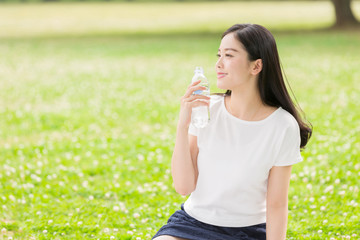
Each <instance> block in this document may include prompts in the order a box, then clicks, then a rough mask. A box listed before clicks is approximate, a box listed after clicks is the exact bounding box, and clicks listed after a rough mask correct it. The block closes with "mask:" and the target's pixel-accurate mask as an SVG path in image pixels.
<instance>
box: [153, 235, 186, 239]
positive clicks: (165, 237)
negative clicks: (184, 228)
mask: <svg viewBox="0 0 360 240" xmlns="http://www.w3.org/2000/svg"><path fill="white" fill-rule="evenodd" d="M153 240H187V239H185V238H178V237H173V236H169V235H161V236H159V237H156V238H154V239H153Z"/></svg>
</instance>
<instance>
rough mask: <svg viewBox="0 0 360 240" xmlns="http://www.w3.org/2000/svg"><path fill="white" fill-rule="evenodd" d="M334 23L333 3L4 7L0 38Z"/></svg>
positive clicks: (358, 6)
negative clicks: (252, 24)
mask: <svg viewBox="0 0 360 240" xmlns="http://www.w3.org/2000/svg"><path fill="white" fill-rule="evenodd" d="M353 8H354V13H355V14H356V15H357V17H358V18H360V2H354V3H353ZM333 21H334V11H333V6H332V4H331V3H330V1H313V2H311V1H308V2H301V1H300V2H299V1H298V2H288V1H283V2H281V1H280V2H269V1H265V2H261V1H254V2H250V3H249V2H193V3H191V2H190V3H183V2H167V3H161V2H158V3H139V2H132V3H116V2H108V3H96V2H94V3H48V4H22V5H21V4H2V5H0V29H1V30H2V31H0V37H23V36H44V35H46V36H49V35H54V36H61V35H64V34H66V35H79V34H81V35H89V34H91V35H94V34H98V35H113V34H114V33H116V34H133V33H153V32H158V33H169V32H180V33H183V32H189V31H190V32H204V31H205V32H219V31H220V32H222V31H223V29H224V26H229V25H232V24H233V23H234V22H256V23H259V24H262V25H266V26H267V27H270V28H272V29H293V28H302V29H315V28H319V27H328V26H330V25H331V24H332V23H333Z"/></svg>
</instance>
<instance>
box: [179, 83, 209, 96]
mask: <svg viewBox="0 0 360 240" xmlns="http://www.w3.org/2000/svg"><path fill="white" fill-rule="evenodd" d="M205 89H206V87H203V86H200V85H198V86H192V87H190V88H188V89H187V91H186V92H185V95H184V97H185V98H187V97H189V96H190V95H192V94H193V92H195V91H197V90H205Z"/></svg>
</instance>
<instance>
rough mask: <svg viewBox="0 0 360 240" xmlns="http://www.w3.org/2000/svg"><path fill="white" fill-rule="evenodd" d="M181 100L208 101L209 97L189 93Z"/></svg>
mask: <svg viewBox="0 0 360 240" xmlns="http://www.w3.org/2000/svg"><path fill="white" fill-rule="evenodd" d="M183 100H184V102H193V101H197V100H205V101H209V100H210V97H208V96H204V95H199V94H196V95H190V96H189V97H187V98H184V99H183Z"/></svg>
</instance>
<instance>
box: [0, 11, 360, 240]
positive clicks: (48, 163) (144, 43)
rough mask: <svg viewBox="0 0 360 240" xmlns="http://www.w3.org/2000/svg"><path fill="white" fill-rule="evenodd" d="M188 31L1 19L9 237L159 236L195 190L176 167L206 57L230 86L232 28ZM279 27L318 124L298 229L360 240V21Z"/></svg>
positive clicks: (296, 203)
mask: <svg viewBox="0 0 360 240" xmlns="http://www.w3.org/2000/svg"><path fill="white" fill-rule="evenodd" d="M185 5H186V4H184V6H185ZM14 6H15V5H11V7H14ZM64 6H65V5H64ZM90 6H92V5H90ZM139 6H140V5H139ZM186 6H189V5H186ZM19 7H20V8H22V7H23V6H20V5H19ZM30 7H31V6H30ZM1 8H3V6H2V7H1ZM190 8H192V7H190ZM53 11H55V10H53ZM139 11H140V10H139ZM0 16H2V15H1V14H0ZM90 23H91V21H90ZM26 24H27V23H26ZM299 24H300V23H299ZM185 25H186V24H185ZM185 25H184V26H185ZM210 25H211V22H210V23H209V26H210ZM16 26H17V25H16ZM226 27H228V25H223V26H222V30H225V29H226ZM34 28H36V26H35V27H34ZM88 28H89V29H90V28H91V27H90V26H88ZM197 28H198V26H194V28H191V29H189V31H190V32H191V31H192V30H194V29H195V30H196V29H197ZM199 28H200V27H199ZM14 29H16V27H14ZM219 29H220V25H219ZM113 30H114V29H113ZM113 30H112V31H113ZM154 31H155V32H157V31H156V29H155V30H154ZM174 31H175V30H174ZM181 31H183V32H184V34H181ZM181 31H180V33H178V34H175V33H174V32H172V34H169V35H167V34H165V33H166V31H165V30H161V31H160V30H159V31H158V32H157V33H159V32H160V33H162V34H149V35H145V34H144V33H143V34H141V35H136V34H134V35H126V36H123V35H122V34H120V33H119V32H117V31H115V30H114V33H113V35H112V34H110V33H109V34H107V35H105V36H101V35H102V34H98V35H96V34H95V36H92V34H93V33H94V32H91V31H90V30H89V34H88V37H76V36H72V37H71V35H73V34H74V33H66V34H65V33H64V34H65V35H64V36H63V37H46V36H45V35H41V34H40V35H36V34H34V35H32V37H29V35H28V34H27V33H25V34H24V35H25V37H21V34H20V32H17V30H14V32H13V33H14V34H12V33H11V34H8V33H4V32H5V31H2V34H3V38H2V39H1V40H0V53H1V58H0V84H1V85H0V88H1V95H0V164H1V166H2V167H1V168H0V208H1V210H0V229H3V231H2V232H1V233H0V239H1V238H3V239H8V237H12V238H13V239H31V238H32V239H111V236H113V237H114V239H150V236H152V235H153V234H154V233H155V232H156V231H157V230H158V228H160V227H161V226H162V225H163V224H165V223H166V220H167V219H168V217H169V216H170V215H171V214H172V213H173V212H174V211H175V210H177V209H179V207H180V204H181V203H182V202H184V201H185V200H186V198H184V197H181V196H180V195H178V194H177V193H176V192H175V191H174V189H173V186H172V179H171V173H170V158H171V154H172V150H173V144H174V140H175V131H176V122H177V117H178V110H179V100H180V97H181V96H182V94H183V93H184V90H185V88H186V86H187V85H188V84H189V81H190V79H191V77H192V75H193V69H194V67H195V66H197V65H202V66H203V67H204V69H205V73H206V75H207V76H208V78H209V80H210V84H211V89H212V91H213V92H215V91H219V90H218V89H216V88H215V87H214V86H215V85H216V82H215V81H216V76H215V72H214V64H215V61H216V56H215V55H216V50H217V48H218V46H219V38H220V33H218V34H216V31H217V30H216V31H215V32H212V31H210V33H209V34H185V30H181ZM15 32H16V34H15ZM95 32H96V31H95ZM194 32H196V31H194ZM6 34H8V35H7V36H4V35H6ZM57 34H59V36H60V35H61V33H57ZM80 34H82V33H81V32H80ZM30 35H31V34H30ZM35 35H36V36H38V37H34V36H35ZM50 35H53V34H52V33H50ZM55 35H56V34H55ZM69 35H70V36H69ZM85 35H86V34H85ZM99 35H100V36H99ZM39 36H41V37H39ZM275 37H276V39H277V42H278V47H279V52H280V56H281V59H282V64H283V67H284V69H285V73H286V75H287V79H288V81H289V83H290V84H291V86H292V90H293V92H294V93H295V95H296V98H297V100H298V102H299V104H300V106H301V107H302V109H303V110H304V112H305V113H306V117H307V118H308V119H309V121H311V123H312V124H313V125H314V135H313V138H312V139H311V141H310V143H309V144H308V146H307V148H306V150H305V151H304V152H303V156H304V161H303V162H302V163H299V164H297V165H294V167H293V175H292V181H291V187H290V191H289V223H288V239H331V238H333V239H343V238H345V237H346V236H350V237H351V239H357V238H359V236H360V234H359V231H358V223H359V216H360V210H359V198H358V195H359V186H358V179H359V177H360V175H359V172H360V171H359V170H360V150H359V149H360V134H359V132H360V124H359V119H360V111H359V110H358V109H359V108H358V102H359V100H360V87H359V84H358V83H359V79H360V71H359V67H358V66H359V65H360V59H359V57H358V56H359V55H360V48H359V47H358V46H359V41H360V32H322V31H319V32H316V31H311V32H300V33H281V32H277V33H276V34H275ZM319 231H321V232H319Z"/></svg>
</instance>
